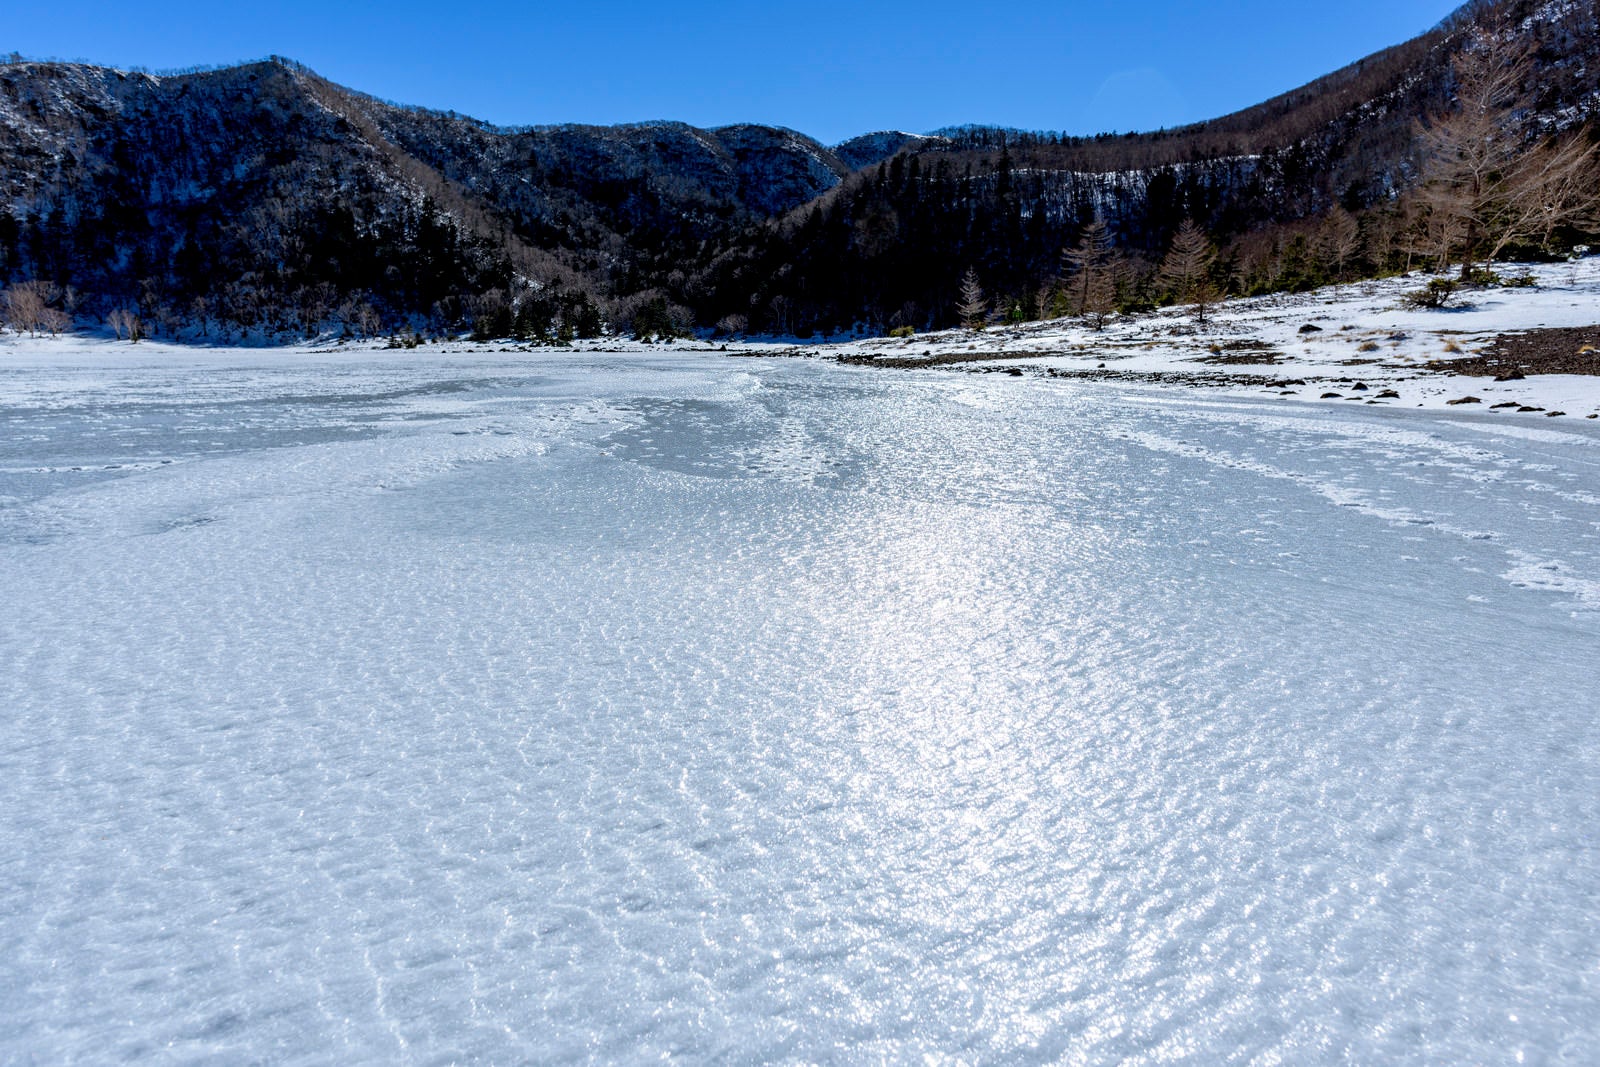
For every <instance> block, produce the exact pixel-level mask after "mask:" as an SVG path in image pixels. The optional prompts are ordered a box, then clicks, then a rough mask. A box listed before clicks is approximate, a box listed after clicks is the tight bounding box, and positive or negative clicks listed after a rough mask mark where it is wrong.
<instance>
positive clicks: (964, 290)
mask: <svg viewBox="0 0 1600 1067" xmlns="http://www.w3.org/2000/svg"><path fill="white" fill-rule="evenodd" d="M956 314H958V315H960V316H961V322H962V324H963V325H965V326H966V327H967V329H969V330H981V329H983V327H984V322H985V320H986V319H987V318H988V315H989V301H988V300H987V299H985V297H984V295H983V286H982V285H980V284H979V282H978V272H977V271H975V270H973V269H972V268H970V267H969V268H967V273H965V274H963V275H962V276H961V299H960V300H959V301H957V303H956Z"/></svg>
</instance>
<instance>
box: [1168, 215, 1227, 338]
mask: <svg viewBox="0 0 1600 1067" xmlns="http://www.w3.org/2000/svg"><path fill="white" fill-rule="evenodd" d="M1216 261H1217V250H1216V248H1215V246H1213V245H1212V243H1211V238H1210V237H1209V236H1207V235H1206V231H1205V230H1202V229H1201V228H1200V226H1199V225H1198V224H1197V223H1196V222H1195V221H1194V220H1193V219H1184V220H1183V225H1182V226H1181V227H1179V229H1178V233H1177V235H1176V236H1175V237H1173V239H1172V245H1171V247H1170V248H1168V249H1167V255H1166V258H1165V259H1163V260H1162V261H1161V267H1160V269H1159V270H1158V272H1157V278H1158V279H1159V280H1160V282H1161V284H1162V285H1164V286H1166V287H1167V289H1168V291H1169V292H1171V293H1172V295H1173V296H1174V297H1175V298H1176V299H1177V300H1178V302H1179V303H1183V304H1193V305H1194V312H1195V318H1196V320H1197V321H1199V322H1201V323H1204V322H1205V321H1206V309H1207V308H1209V307H1210V306H1211V305H1212V304H1214V303H1216V302H1217V299H1218V297H1219V295H1220V294H1219V293H1218V292H1217V287H1216V283H1215V282H1213V281H1212V280H1211V267H1212V265H1213V264H1214V263H1216Z"/></svg>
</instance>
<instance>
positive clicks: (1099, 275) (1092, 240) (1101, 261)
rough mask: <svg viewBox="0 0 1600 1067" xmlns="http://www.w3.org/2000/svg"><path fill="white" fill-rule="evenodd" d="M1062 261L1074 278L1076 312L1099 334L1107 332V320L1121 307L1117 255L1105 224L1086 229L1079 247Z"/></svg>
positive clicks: (1072, 293) (1096, 222)
mask: <svg viewBox="0 0 1600 1067" xmlns="http://www.w3.org/2000/svg"><path fill="white" fill-rule="evenodd" d="M1061 258H1062V263H1063V265H1064V266H1065V267H1066V268H1067V270H1068V272H1069V273H1070V274H1071V275H1072V285H1071V291H1070V297H1069V299H1070V301H1071V307H1072V310H1073V311H1074V312H1075V313H1076V314H1078V315H1082V316H1084V317H1085V318H1087V319H1088V320H1089V322H1090V325H1092V326H1093V327H1094V328H1095V329H1096V330H1099V329H1102V328H1104V326H1105V322H1106V317H1107V316H1109V315H1110V314H1111V313H1112V312H1113V311H1115V310H1116V306H1117V253H1116V249H1115V247H1114V246H1113V245H1112V243H1111V232H1110V230H1109V229H1107V227H1106V223H1105V220H1104V219H1101V218H1096V219H1095V220H1094V221H1093V222H1091V223H1090V224H1089V225H1088V226H1085V227H1084V229H1083V236H1082V237H1080V238H1079V239H1078V243H1077V244H1075V245H1073V246H1072V247H1071V248H1069V249H1067V250H1066V251H1065V252H1064V253H1062V257H1061Z"/></svg>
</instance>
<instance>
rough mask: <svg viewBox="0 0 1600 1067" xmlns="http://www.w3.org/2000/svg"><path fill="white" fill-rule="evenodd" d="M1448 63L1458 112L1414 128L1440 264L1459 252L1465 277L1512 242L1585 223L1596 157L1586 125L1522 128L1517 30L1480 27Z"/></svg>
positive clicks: (1525, 67)
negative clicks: (1538, 133)
mask: <svg viewBox="0 0 1600 1067" xmlns="http://www.w3.org/2000/svg"><path fill="white" fill-rule="evenodd" d="M1454 70H1455V80H1456V109H1455V110H1454V111H1453V112H1450V113H1449V114H1445V115H1440V116H1435V117H1434V118H1433V120H1432V121H1431V122H1430V123H1429V124H1428V125H1427V126H1426V127H1425V128H1423V129H1422V130H1421V139H1422V143H1423V147H1424V150H1425V152H1426V165H1425V169H1424V173H1423V177H1424V183H1423V186H1422V188H1421V191H1420V199H1421V202H1422V204H1423V206H1424V208H1425V209H1426V211H1427V213H1428V233H1429V234H1430V235H1431V243H1433V244H1434V245H1435V246H1436V247H1437V248H1438V257H1439V266H1440V268H1441V269H1442V268H1443V267H1445V266H1447V265H1448V264H1449V263H1450V262H1452V261H1454V260H1457V259H1459V261H1460V263H1461V276H1462V277H1463V278H1467V277H1469V276H1470V275H1471V274H1472V268H1473V267H1474V266H1475V265H1476V264H1478V263H1480V262H1493V261H1494V259H1495V258H1496V257H1497V256H1499V255H1500V254H1501V253H1502V252H1504V251H1505V250H1506V249H1507V248H1509V247H1511V246H1513V245H1517V244H1523V243H1536V242H1537V243H1548V242H1549V241H1550V240H1551V239H1552V238H1553V237H1554V235H1555V233H1556V231H1557V230H1559V229H1560V228H1561V227H1563V226H1567V225H1574V224H1581V223H1587V222H1591V221H1592V218H1593V216H1594V214H1595V212H1596V209H1597V206H1600V188H1597V187H1596V184H1595V182H1594V174H1595V171H1596V169H1597V168H1600V161H1597V155H1596V150H1595V148H1594V146H1592V145H1591V144H1590V143H1589V139H1588V137H1587V136H1585V132H1584V131H1580V132H1578V133H1577V134H1569V135H1567V136H1565V137H1559V138H1557V137H1546V138H1543V139H1534V138H1532V137H1530V136H1529V135H1528V133H1527V132H1526V131H1525V130H1524V129H1522V128H1521V127H1520V125H1519V110H1520V108H1521V106H1522V105H1523V103H1524V102H1525V92H1526V89H1525V87H1526V85H1527V84H1528V83H1529V81H1530V79H1531V77H1532V74H1533V58H1532V56H1531V54H1530V53H1529V51H1528V48H1527V45H1526V44H1525V42H1523V41H1522V40H1521V39H1520V38H1519V37H1517V36H1516V35H1514V34H1512V33H1509V32H1486V33H1485V34H1484V35H1483V37H1482V38H1481V39H1480V40H1479V41H1477V42H1475V43H1474V45H1473V46H1472V47H1470V48H1467V49H1466V50H1464V51H1462V52H1461V53H1460V54H1459V55H1458V56H1457V57H1456V59H1455V61H1454Z"/></svg>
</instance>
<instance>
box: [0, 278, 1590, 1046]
mask: <svg viewBox="0 0 1600 1067" xmlns="http://www.w3.org/2000/svg"><path fill="white" fill-rule="evenodd" d="M1552 292H1555V290H1554V289H1550V290H1546V291H1545V295H1546V296H1548V295H1549V294H1550V293H1552ZM1258 307H1259V314H1260V316H1261V319H1262V325H1260V327H1259V328H1260V329H1262V330H1263V331H1266V330H1267V329H1268V328H1269V327H1268V326H1267V325H1266V323H1267V321H1268V319H1269V318H1270V317H1271V313H1272V307H1273V305H1272V303H1271V302H1269V301H1263V302H1260V304H1259V305H1258ZM1240 314H1243V312H1241V313H1240ZM1396 314H1397V315H1398V313H1396ZM1464 314H1472V313H1464ZM1299 315H1300V312H1299V311H1296V312H1295V313H1294V314H1293V315H1290V316H1289V317H1287V318H1284V319H1283V320H1282V321H1281V322H1278V324H1277V325H1275V326H1272V327H1270V328H1271V329H1278V330H1283V331H1289V330H1290V329H1291V328H1292V327H1297V326H1298V325H1299V321H1300V320H1299V317H1298V316H1299ZM1273 321H1277V320H1273ZM1430 321H1432V320H1430ZM1452 321H1455V322H1461V321H1466V320H1465V318H1464V315H1462V316H1457V317H1456V318H1455V319H1453V320H1452ZM1393 323H1395V324H1398V326H1399V327H1400V328H1403V329H1405V330H1406V331H1407V332H1408V333H1409V334H1410V335H1411V336H1413V337H1416V336H1418V335H1420V333H1421V327H1420V326H1417V325H1414V324H1413V322H1412V320H1410V319H1400V318H1396V319H1394V320H1393ZM1551 324H1552V325H1555V324H1557V323H1555V322H1554V321H1552V322H1551ZM1372 328H1373V329H1379V328H1393V327H1392V325H1391V321H1390V320H1388V319H1385V320H1384V321H1383V323H1382V324H1381V326H1380V325H1378V324H1374V325H1373V327H1372ZM1273 336H1275V337H1276V336H1277V335H1276V334H1274V335H1273ZM1280 340H1282V341H1283V342H1284V344H1285V347H1289V342H1288V340H1287V338H1281V339H1280ZM985 343H988V339H986V341H985ZM1327 343H1328V344H1330V345H1331V343H1332V342H1331V341H1329V342H1327ZM1352 347H1354V346H1352ZM1294 351H1295V352H1296V354H1297V358H1298V351H1299V350H1298V349H1294ZM1419 351H1420V350H1419ZM1063 358H1065V359H1073V358H1077V357H1063ZM1129 358H1130V359H1145V358H1147V357H1145V356H1144V355H1133V356H1130V357H1129ZM1149 358H1154V357H1153V356H1152V357H1149ZM1097 362H1098V361H1097ZM1108 362H1109V360H1108ZM1294 373H1296V374H1297V375H1299V374H1303V373H1305V372H1304V371H1303V370H1300V369H1296V371H1295V372H1294ZM1508 384H1510V385H1518V386H1522V385H1524V384H1527V385H1528V387H1530V388H1532V387H1535V386H1537V385H1538V384H1539V383H1537V382H1533V383H1508ZM1403 387H1409V386H1405V385H1404V383H1402V388H1403ZM1414 388H1416V389H1417V390H1419V395H1420V390H1422V389H1423V388H1431V386H1424V385H1422V384H1416V385H1415V386H1414ZM1484 388H1485V389H1486V388H1487V387H1484ZM1424 402H1426V398H1424ZM1562 403H1563V404H1564V405H1566V406H1567V410H1568V411H1569V412H1577V411H1579V410H1580V409H1578V408H1577V405H1576V404H1575V403H1572V402H1570V401H1567V400H1563V401H1562ZM0 575H3V577H4V582H3V590H0V591H3V597H4V610H3V611H0V709H3V716H4V723H5V729H4V731H3V733H0V1061H3V1062H6V1063H70V1062H83V1063H101V1062H113V1061H121V1060H124V1059H140V1060H144V1061H149V1062H158V1063H174V1062H226V1063H233V1062H295V1063H328V1064H352V1063H383V1064H393V1063H448V1062H462V1063H464V1062H492V1063H508V1062H561V1061H575V1062H585V1061H588V1062H606V1063H611V1062H642V1061H646V1060H650V1061H654V1060H660V1059H662V1058H667V1057H676V1058H680V1059H685V1060H690V1061H704V1060H712V1061H732V1062H765V1061H803V1062H818V1061H840V1062H881V1061H887V1062H906V1061H910V1060H916V1059H924V1058H925V1059H928V1060H930V1061H936V1062H995V1063H999V1062H1005V1063H1013V1062H1029V1061H1068V1062H1133V1063H1140V1062H1145V1063H1163V1062H1173V1061H1186V1062H1224V1061H1229V1062H1231V1061H1234V1060H1238V1061H1251V1062H1257V1061H1258V1062H1290V1063H1306V1062H1319V1061H1320V1062H1326V1061H1349V1062H1362V1063H1490V1062H1493V1063H1501V1062H1518V1061H1523V1060H1526V1061H1527V1062H1583V1061H1585V1060H1587V1059H1589V1058H1590V1057H1591V1056H1592V1053H1593V1050H1594V1049H1595V1048H1597V1047H1600V966H1597V962H1596V961H1597V960H1600V925H1597V924H1596V923H1595V921H1594V916H1595V915H1596V914H1597V913H1600V837H1597V835H1600V719H1597V714H1596V713H1597V712H1600V696H1597V693H1596V678H1597V672H1596V664H1597V663H1600V421H1597V422H1590V421H1587V420H1584V419H1581V418H1578V417H1576V414H1575V415H1574V416H1573V417H1568V418H1565V419H1543V418H1534V417H1530V416H1506V415H1503V414H1499V413H1491V412H1489V411H1486V410H1478V409H1473V410H1467V409H1460V408H1452V409H1448V410H1445V409H1438V410H1432V409H1430V410H1420V411H1419V410H1417V409H1416V408H1415V407H1378V406H1371V407H1369V406H1367V405H1365V404H1348V403H1346V404H1336V403H1332V402H1330V403H1328V404H1324V405H1320V406H1319V405H1316V404H1300V403H1292V402H1285V401H1284V400H1283V399H1281V398H1277V397H1271V398H1261V397H1255V396H1252V395H1231V394H1229V393H1227V392H1225V391H1218V390H1204V391H1187V392H1186V391H1184V390H1177V389H1154V388H1151V387H1148V386H1144V385H1139V384H1115V383H1087V382H1080V381H1071V380H1060V379H1049V378H1046V377H1042V376H1029V377H1023V378H1021V379H1016V378H1011V377H1008V376H1003V375H1002V376H994V375H989V376H978V375H972V374H967V373H963V372H962V371H960V370H947V371H928V372H919V373H898V372H882V371H872V370H865V369H860V368H854V367H840V366H836V365H833V364H830V363H827V362H824V361H821V360H797V359H787V360H763V359H739V360H733V359H728V358H725V357H721V356H713V355H696V354H692V353H688V352H638V351H631V352H622V353H596V352H585V353H549V352H545V353H499V352H493V351H486V350H483V349H478V348H471V349H464V350H461V351H443V352H442V351H439V350H419V351H416V352H370V351H368V352H350V351H336V352H315V351H310V350H304V349H301V350H287V351H285V350H275V351H270V352H248V351H227V350H218V351H202V350H182V349H172V348H163V347H160V346H155V345H140V346H138V347H137V348H133V347H130V346H127V345H109V344H101V343H87V342H81V341H74V342H70V343H69V342H58V343H56V344H54V345H52V344H50V343H40V344H37V345H34V346H21V347H19V346H17V345H15V344H10V345H8V346H6V347H4V348H0Z"/></svg>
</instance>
